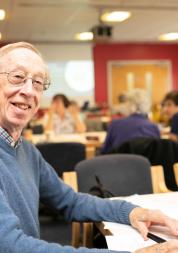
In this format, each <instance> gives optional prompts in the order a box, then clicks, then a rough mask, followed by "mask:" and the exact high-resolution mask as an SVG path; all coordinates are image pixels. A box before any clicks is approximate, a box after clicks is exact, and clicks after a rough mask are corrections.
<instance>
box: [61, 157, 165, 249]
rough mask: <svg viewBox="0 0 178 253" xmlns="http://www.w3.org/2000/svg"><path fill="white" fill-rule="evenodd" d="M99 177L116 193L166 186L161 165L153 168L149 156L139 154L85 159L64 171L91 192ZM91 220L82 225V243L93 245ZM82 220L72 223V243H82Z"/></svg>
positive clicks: (68, 178) (73, 182)
mask: <svg viewBox="0 0 178 253" xmlns="http://www.w3.org/2000/svg"><path fill="white" fill-rule="evenodd" d="M95 176H98V177H99V179H100V181H101V183H102V184H103V186H104V188H105V189H107V190H109V191H110V192H112V194H113V195H114V196H127V195H132V194H148V193H154V192H155V193H156V192H161V189H162V188H163V189H166V186H165V183H164V175H163V170H162V167H161V166H154V169H153V168H151V166H150V163H149V161H148V159H146V158H144V157H142V156H138V155H127V154H114V155H104V156H98V157H95V158H93V159H90V160H84V161H81V162H80V163H78V164H77V165H76V167H75V172H71V173H64V174H63V178H64V181H65V182H66V183H68V184H69V185H71V186H73V188H74V189H75V190H76V191H81V192H84V193H89V191H90V189H91V188H92V187H93V186H95V185H96V181H95ZM91 231H92V223H84V225H83V235H84V237H83V245H84V246H87V247H90V246H92V232H91ZM78 235H79V223H76V222H75V223H73V227H72V245H73V246H75V247H78V246H79V236H78Z"/></svg>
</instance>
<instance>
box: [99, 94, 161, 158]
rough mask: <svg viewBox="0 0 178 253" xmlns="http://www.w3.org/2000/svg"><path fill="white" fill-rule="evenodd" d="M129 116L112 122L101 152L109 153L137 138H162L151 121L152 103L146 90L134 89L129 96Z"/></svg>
mask: <svg viewBox="0 0 178 253" xmlns="http://www.w3.org/2000/svg"><path fill="white" fill-rule="evenodd" d="M127 107H128V111H129V114H130V115H129V116H128V117H125V118H122V119H115V120H113V121H112V122H111V124H110V126H109V129H108V133H107V136H106V140H105V142H104V145H103V147H102V150H101V152H102V153H107V152H109V151H111V150H112V149H113V148H116V147H119V146H120V145H121V144H122V143H124V142H126V141H128V140H130V139H133V138H137V137H155V138H160V132H159V129H158V127H157V126H156V125H155V124H153V123H152V122H150V121H149V119H148V118H147V116H146V115H147V114H148V113H149V110H150V102H149V98H148V95H147V93H146V91H145V90H142V89H134V90H132V91H131V92H130V93H128V94H127Z"/></svg>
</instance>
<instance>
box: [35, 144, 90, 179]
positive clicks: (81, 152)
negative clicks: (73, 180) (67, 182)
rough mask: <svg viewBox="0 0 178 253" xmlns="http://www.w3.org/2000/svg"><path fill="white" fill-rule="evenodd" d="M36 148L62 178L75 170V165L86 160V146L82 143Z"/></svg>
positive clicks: (39, 146) (38, 146)
mask: <svg viewBox="0 0 178 253" xmlns="http://www.w3.org/2000/svg"><path fill="white" fill-rule="evenodd" d="M36 147H37V148H38V149H39V151H40V152H41V154H42V155H43V157H44V158H45V160H46V161H47V162H48V163H50V164H51V165H52V167H53V168H54V169H55V170H56V172H57V173H58V175H59V176H60V177H62V173H63V172H64V171H72V170H74V167H75V165H76V164H77V163H78V162H80V161H82V160H84V159H85V158H86V154H85V145H84V144H82V143H76V142H61V143H42V144H38V145H36Z"/></svg>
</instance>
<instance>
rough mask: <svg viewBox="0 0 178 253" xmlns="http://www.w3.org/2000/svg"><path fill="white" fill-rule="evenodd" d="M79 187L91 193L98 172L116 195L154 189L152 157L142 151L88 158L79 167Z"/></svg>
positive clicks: (146, 191) (104, 183)
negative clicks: (132, 153)
mask: <svg viewBox="0 0 178 253" xmlns="http://www.w3.org/2000/svg"><path fill="white" fill-rule="evenodd" d="M75 171H76V173H77V180H78V190H79V191H81V192H85V193H88V192H89V191H90V189H91V188H92V187H93V186H95V185H96V180H95V176H97V177H98V178H99V179H100V182H101V183H102V185H103V187H104V188H105V189H107V190H108V191H109V192H111V193H112V194H113V195H114V196H127V195H131V194H147V193H152V192H153V189H152V181H151V169H150V163H149V161H148V159H146V158H144V157H142V156H138V155H126V154H123V155H119V154H114V155H104V156H98V157H95V158H93V159H90V160H84V161H81V162H80V163H78V164H77V165H76V167H75Z"/></svg>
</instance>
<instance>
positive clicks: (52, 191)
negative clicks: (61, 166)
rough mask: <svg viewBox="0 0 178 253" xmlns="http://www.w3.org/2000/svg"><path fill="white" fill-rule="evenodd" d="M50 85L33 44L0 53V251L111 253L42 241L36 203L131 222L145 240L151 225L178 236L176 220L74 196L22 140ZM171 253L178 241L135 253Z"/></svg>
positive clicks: (70, 216) (83, 216)
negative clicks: (44, 92)
mask: <svg viewBox="0 0 178 253" xmlns="http://www.w3.org/2000/svg"><path fill="white" fill-rule="evenodd" d="M49 85H50V82H49V76H48V73H47V68H46V65H45V63H44V61H43V58H42V56H41V54H40V53H39V51H38V50H37V49H36V48H35V47H34V46H33V45H31V44H29V43H26V42H18V43H13V44H9V45H6V46H4V47H2V48H1V49H0V164H1V166H0V252H1V253H49V252H50V253H61V252H63V253H74V252H76V253H77V252H78V253H109V252H112V251H110V250H107V249H87V248H84V247H81V248H78V249H75V248H73V247H71V246H61V245H60V244H57V243H48V242H47V241H44V240H41V239H40V231H39V220H38V213H39V199H41V201H42V202H43V203H45V204H48V205H50V206H52V207H54V208H55V209H56V210H61V211H63V213H64V215H65V218H66V219H67V220H69V221H72V220H75V221H102V220H105V221H115V222H120V223H125V224H130V225H132V226H133V227H134V228H135V229H137V230H138V231H139V232H140V233H141V234H142V236H143V238H144V239H145V240H146V239H147V233H148V229H149V226H150V225H151V224H153V223H154V224H161V225H163V226H165V227H167V228H168V229H169V231H170V233H171V234H174V235H177V236H178V220H175V219H172V218H169V217H168V216H166V215H164V214H163V213H162V212H161V211H158V210H148V209H145V208H141V207H138V206H135V205H133V204H131V203H129V202H126V201H122V200H109V199H101V198H98V197H94V196H92V195H89V194H82V193H77V192H75V191H74V190H73V189H72V188H71V187H69V186H68V185H66V184H65V183H64V182H63V181H62V180H61V179H60V178H59V177H58V176H57V174H56V172H55V171H54V170H53V168H52V167H51V166H50V164H48V163H47V162H46V161H45V160H44V158H43V157H42V155H41V153H40V152H39V151H38V150H37V148H36V147H35V146H34V145H32V144H30V143H29V142H27V141H26V140H25V139H24V138H23V137H21V133H22V130H23V128H24V127H25V126H26V125H27V124H28V122H29V121H30V120H31V119H32V117H33V116H34V115H35V113H36V112H37V110H38V108H39V105H40V99H41V96H42V94H43V91H44V90H46V89H47V88H48V87H49ZM59 155H60V154H59ZM118 247H119V245H118ZM173 250H174V252H177V251H178V240H170V241H168V242H165V243H162V244H161V245H160V244H156V245H154V246H151V247H148V248H144V249H140V250H139V251H136V252H135V253H156V252H157V253H158V252H162V253H172V252H173ZM120 252H121V251H120ZM122 253H124V252H123V251H122ZM125 253H126V252H125ZM127 253H128V252H127Z"/></svg>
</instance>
